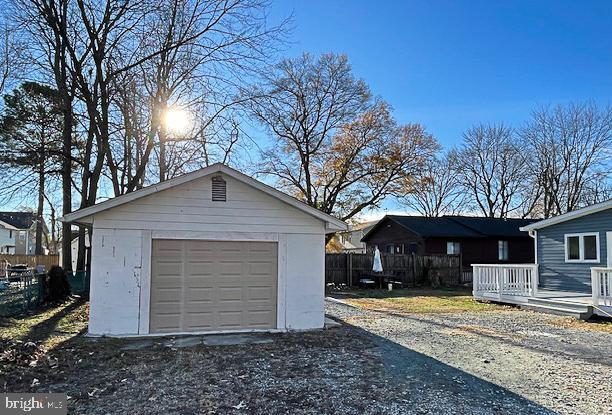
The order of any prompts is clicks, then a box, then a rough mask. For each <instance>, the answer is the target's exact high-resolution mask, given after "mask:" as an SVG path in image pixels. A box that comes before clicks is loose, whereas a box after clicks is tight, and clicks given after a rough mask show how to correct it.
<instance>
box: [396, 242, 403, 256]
mask: <svg viewBox="0 0 612 415" xmlns="http://www.w3.org/2000/svg"><path fill="white" fill-rule="evenodd" d="M395 253H396V254H403V253H404V244H398V245H395Z"/></svg>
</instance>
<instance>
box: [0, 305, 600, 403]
mask: <svg viewBox="0 0 612 415" xmlns="http://www.w3.org/2000/svg"><path fill="white" fill-rule="evenodd" d="M327 312H328V313H329V315H330V316H332V317H334V318H336V319H338V320H342V321H344V322H345V323H346V324H344V325H342V326H340V327H336V328H331V329H327V330H315V331H309V332H294V333H283V334H259V335H247V336H244V337H246V338H247V341H246V343H245V342H244V341H241V342H238V343H239V344H234V343H233V341H232V340H231V337H232V336H229V335H226V336H217V337H215V336H202V337H198V336H187V337H182V338H177V339H160V338H155V339H144V340H143V339H137V340H126V339H123V340H119V339H88V338H85V337H83V336H82V335H80V333H83V332H84V331H85V330H86V324H87V319H86V315H87V306H86V304H85V303H83V302H82V301H79V302H72V303H70V304H68V305H67V306H63V307H62V308H55V309H53V308H52V309H49V310H47V311H46V312H43V313H38V314H35V315H33V316H30V317H25V318H23V319H16V320H10V321H8V320H7V321H2V320H0V391H2V392H48V391H51V392H65V393H67V394H68V395H69V397H70V398H69V401H68V402H69V404H68V406H69V412H70V413H71V414H87V415H105V414H128V413H129V414H133V415H145V414H146V415H156V414H159V415H161V414H180V415H193V414H349V415H352V414H354V415H369V414H402V415H403V414H483V415H484V414H551V413H555V412H561V413H567V414H573V413H581V414H600V413H610V412H612V411H611V406H612V403H611V402H610V400H611V397H612V391H611V390H610V384H611V381H612V379H611V372H612V371H611V370H610V365H611V364H612V362H611V356H610V355H611V353H610V352H611V344H612V343H611V340H612V339H611V337H612V335H611V334H604V333H591V332H588V331H584V330H574V329H568V328H561V327H556V326H552V325H550V324H548V323H550V322H552V321H553V319H555V318H556V317H551V316H546V315H542V314H537V313H530V312H522V311H505V312H490V311H480V312H477V313H457V312H454V313H448V314H420V315H419V314H407V315H393V314H392V313H390V312H384V313H383V312H375V311H365V310H363V309H356V308H352V307H349V306H346V305H342V304H337V303H334V302H329V301H328V302H327ZM239 337H240V336H239ZM243 340H244V339H243ZM227 343H233V345H227ZM223 344H225V345H223Z"/></svg>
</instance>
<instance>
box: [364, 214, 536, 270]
mask: <svg viewBox="0 0 612 415" xmlns="http://www.w3.org/2000/svg"><path fill="white" fill-rule="evenodd" d="M534 221H535V220H531V219H497V218H478V217H470V216H442V217H439V218H427V217H423V216H399V215H387V216H385V217H384V218H382V219H381V220H380V221H379V222H378V223H377V224H376V225H375V226H374V227H373V228H372V229H371V230H370V231H369V232H368V233H367V234H366V235H364V237H363V238H362V242H365V243H366V246H367V249H368V251H372V250H373V249H374V247H375V246H378V249H380V251H381V252H383V253H388V254H409V253H413V252H414V253H415V254H418V255H423V254H459V255H461V262H462V264H463V267H464V268H468V267H470V266H471V264H512V263H515V264H518V263H534V259H535V258H534V248H533V245H534V244H533V239H532V238H531V237H530V236H529V235H528V234H527V232H523V231H521V230H520V229H519V228H520V227H521V226H526V225H528V224H530V223H532V222H534Z"/></svg>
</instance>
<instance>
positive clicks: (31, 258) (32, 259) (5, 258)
mask: <svg viewBox="0 0 612 415" xmlns="http://www.w3.org/2000/svg"><path fill="white" fill-rule="evenodd" d="M7 264H10V265H13V266H14V265H21V264H24V265H27V266H28V268H36V266H37V265H43V266H44V267H45V269H46V270H47V271H48V270H49V268H51V267H52V266H53V265H59V255H10V254H0V278H1V277H4V276H5V275H6V265H7Z"/></svg>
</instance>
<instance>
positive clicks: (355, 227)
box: [349, 220, 378, 232]
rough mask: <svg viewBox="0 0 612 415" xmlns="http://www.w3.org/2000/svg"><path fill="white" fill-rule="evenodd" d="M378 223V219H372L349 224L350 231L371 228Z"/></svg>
mask: <svg viewBox="0 0 612 415" xmlns="http://www.w3.org/2000/svg"><path fill="white" fill-rule="evenodd" d="M377 223H378V221H377V220H371V221H368V222H362V223H356V224H354V225H349V232H353V231H359V230H362V229H367V228H371V227H372V226H374V225H376V224H377Z"/></svg>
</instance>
